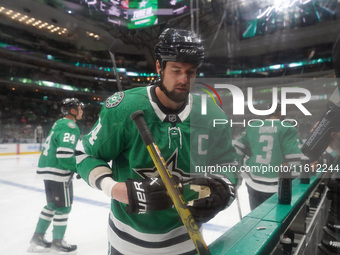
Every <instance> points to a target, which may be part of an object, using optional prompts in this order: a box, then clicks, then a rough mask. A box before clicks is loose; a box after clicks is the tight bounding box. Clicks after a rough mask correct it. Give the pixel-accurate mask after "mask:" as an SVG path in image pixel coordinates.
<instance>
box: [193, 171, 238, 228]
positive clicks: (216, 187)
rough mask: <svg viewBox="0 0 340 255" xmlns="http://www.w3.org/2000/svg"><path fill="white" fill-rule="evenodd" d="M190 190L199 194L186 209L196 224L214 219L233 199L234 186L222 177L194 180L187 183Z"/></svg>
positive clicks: (212, 176) (214, 176) (211, 176)
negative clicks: (189, 185)
mask: <svg viewBox="0 0 340 255" xmlns="http://www.w3.org/2000/svg"><path fill="white" fill-rule="evenodd" d="M189 184H191V188H192V189H194V190H195V191H197V192H199V193H200V195H199V198H198V199H196V200H193V201H190V202H189V203H188V208H189V210H190V212H191V213H192V216H193V217H194V219H195V221H196V223H197V224H199V225H201V224H202V223H205V222H207V221H209V220H210V219H212V218H214V217H215V215H216V214H218V213H219V212H220V211H221V210H223V209H225V208H226V207H227V206H229V205H230V204H231V202H232V201H233V200H234V198H235V186H234V185H233V184H232V182H231V181H230V180H229V179H228V178H227V177H226V176H222V175H210V176H208V177H202V178H195V179H191V180H190V181H189Z"/></svg>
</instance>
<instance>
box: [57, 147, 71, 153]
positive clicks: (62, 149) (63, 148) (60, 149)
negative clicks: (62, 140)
mask: <svg viewBox="0 0 340 255" xmlns="http://www.w3.org/2000/svg"><path fill="white" fill-rule="evenodd" d="M57 152H69V153H72V154H73V150H72V149H70V148H66V147H59V148H58V149H57Z"/></svg>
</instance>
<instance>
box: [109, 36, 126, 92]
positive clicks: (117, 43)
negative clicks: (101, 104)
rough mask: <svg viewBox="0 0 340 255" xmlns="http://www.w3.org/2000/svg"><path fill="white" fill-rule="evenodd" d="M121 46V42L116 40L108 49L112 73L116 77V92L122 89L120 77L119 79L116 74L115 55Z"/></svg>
mask: <svg viewBox="0 0 340 255" xmlns="http://www.w3.org/2000/svg"><path fill="white" fill-rule="evenodd" d="M122 45H123V42H122V40H120V39H117V40H115V41H114V42H113V43H112V44H111V46H110V49H109V52H110V56H111V60H112V63H113V69H114V72H115V75H116V80H117V87H118V91H122V90H123V88H122V85H121V83H120V77H119V73H118V70H117V65H116V60H115V53H116V51H117V50H118V48H119V47H120V46H122Z"/></svg>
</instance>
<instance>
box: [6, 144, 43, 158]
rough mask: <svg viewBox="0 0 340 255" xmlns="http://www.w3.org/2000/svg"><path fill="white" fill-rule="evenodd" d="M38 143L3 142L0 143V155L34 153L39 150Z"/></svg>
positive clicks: (39, 145)
mask: <svg viewBox="0 0 340 255" xmlns="http://www.w3.org/2000/svg"><path fill="white" fill-rule="evenodd" d="M41 148H42V145H41V144H40V143H4V144H0V156H6V155H21V154H36V153H40V152H41Z"/></svg>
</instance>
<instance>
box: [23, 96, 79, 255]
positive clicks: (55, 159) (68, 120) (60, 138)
mask: <svg viewBox="0 0 340 255" xmlns="http://www.w3.org/2000/svg"><path fill="white" fill-rule="evenodd" d="M83 108H84V104H83V103H82V102H80V101H79V100H78V99H77V98H66V99H64V100H63V101H62V106H61V112H62V113H63V115H64V117H63V118H61V119H59V120H57V121H56V122H55V123H54V124H53V126H52V129H51V130H50V132H49V134H48V136H47V138H46V141H45V144H44V148H43V150H42V152H41V155H40V158H39V163H38V167H39V169H38V170H37V173H38V174H39V175H40V176H41V177H42V178H43V179H44V183H45V193H46V199H47V205H45V207H44V208H43V210H42V211H41V213H40V216H39V221H38V224H37V226H36V229H35V232H34V235H33V237H32V239H31V245H30V247H29V248H28V250H27V251H28V252H46V251H50V250H51V249H52V250H53V251H54V252H55V253H57V254H76V252H77V246H76V245H70V244H67V243H66V242H65V241H64V239H63V238H64V234H65V231H66V227H67V219H68V215H69V213H70V212H71V208H72V207H71V205H72V202H73V184H72V181H71V182H70V183H69V185H68V186H67V185H66V184H67V182H68V180H69V179H70V178H71V176H72V175H73V173H74V172H75V171H76V160H75V156H74V150H75V147H76V144H77V141H78V139H79V136H80V130H79V128H78V126H77V125H76V123H75V122H76V121H77V120H81V119H82V116H83ZM52 220H53V241H52V243H51V242H48V241H46V239H45V238H44V235H45V233H46V231H47V229H48V227H49V226H50V224H51V222H52Z"/></svg>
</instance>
